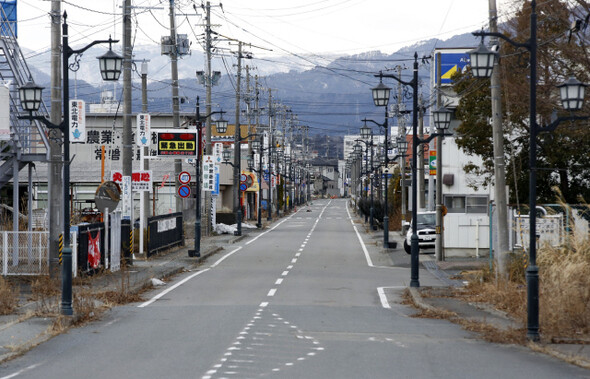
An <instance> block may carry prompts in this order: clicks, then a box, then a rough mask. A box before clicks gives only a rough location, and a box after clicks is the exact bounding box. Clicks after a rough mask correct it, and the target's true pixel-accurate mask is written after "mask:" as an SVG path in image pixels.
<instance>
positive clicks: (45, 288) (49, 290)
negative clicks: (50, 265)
mask: <svg viewBox="0 0 590 379" xmlns="http://www.w3.org/2000/svg"><path fill="white" fill-rule="evenodd" d="M59 294H60V282H59V280H58V279H57V278H51V277H49V275H42V276H39V277H38V278H36V279H35V280H34V281H33V282H32V283H31V298H32V300H33V301H35V302H37V314H43V315H46V314H55V313H57V312H58V308H57V305H58V301H57V298H58V296H59Z"/></svg>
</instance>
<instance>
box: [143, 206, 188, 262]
mask: <svg viewBox="0 0 590 379" xmlns="http://www.w3.org/2000/svg"><path fill="white" fill-rule="evenodd" d="M182 221H183V219H182V212H177V213H171V214H168V215H161V216H154V217H148V242H147V256H148V257H150V256H152V255H154V254H156V253H157V252H158V251H160V250H164V249H167V248H170V247H172V246H176V245H182V244H183V243H184V229H183V226H182Z"/></svg>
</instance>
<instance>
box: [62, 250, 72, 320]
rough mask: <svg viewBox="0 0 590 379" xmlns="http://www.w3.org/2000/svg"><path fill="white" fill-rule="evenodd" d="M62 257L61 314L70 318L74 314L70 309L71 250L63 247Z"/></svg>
mask: <svg viewBox="0 0 590 379" xmlns="http://www.w3.org/2000/svg"><path fill="white" fill-rule="evenodd" d="M62 257H63V266H62V267H63V268H62V272H61V275H62V276H61V314H62V315H64V316H71V315H73V314H74V309H73V308H72V248H71V247H64V249H63V251H62Z"/></svg>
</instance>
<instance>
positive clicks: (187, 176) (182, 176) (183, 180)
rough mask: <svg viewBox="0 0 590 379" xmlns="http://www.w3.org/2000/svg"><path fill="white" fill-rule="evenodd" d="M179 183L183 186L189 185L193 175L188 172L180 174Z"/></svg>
mask: <svg viewBox="0 0 590 379" xmlns="http://www.w3.org/2000/svg"><path fill="white" fill-rule="evenodd" d="M178 181H179V182H180V183H182V184H188V183H189V182H190V181H191V174H189V173H188V172H187V171H183V172H181V173H180V174H178Z"/></svg>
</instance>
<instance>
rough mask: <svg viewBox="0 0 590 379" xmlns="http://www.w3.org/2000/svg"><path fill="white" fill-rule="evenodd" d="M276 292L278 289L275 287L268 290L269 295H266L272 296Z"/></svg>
mask: <svg viewBox="0 0 590 379" xmlns="http://www.w3.org/2000/svg"><path fill="white" fill-rule="evenodd" d="M275 293H277V289H276V288H273V289H271V290H270V291H268V295H266V296H269V297H272V296H274V295H275Z"/></svg>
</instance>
